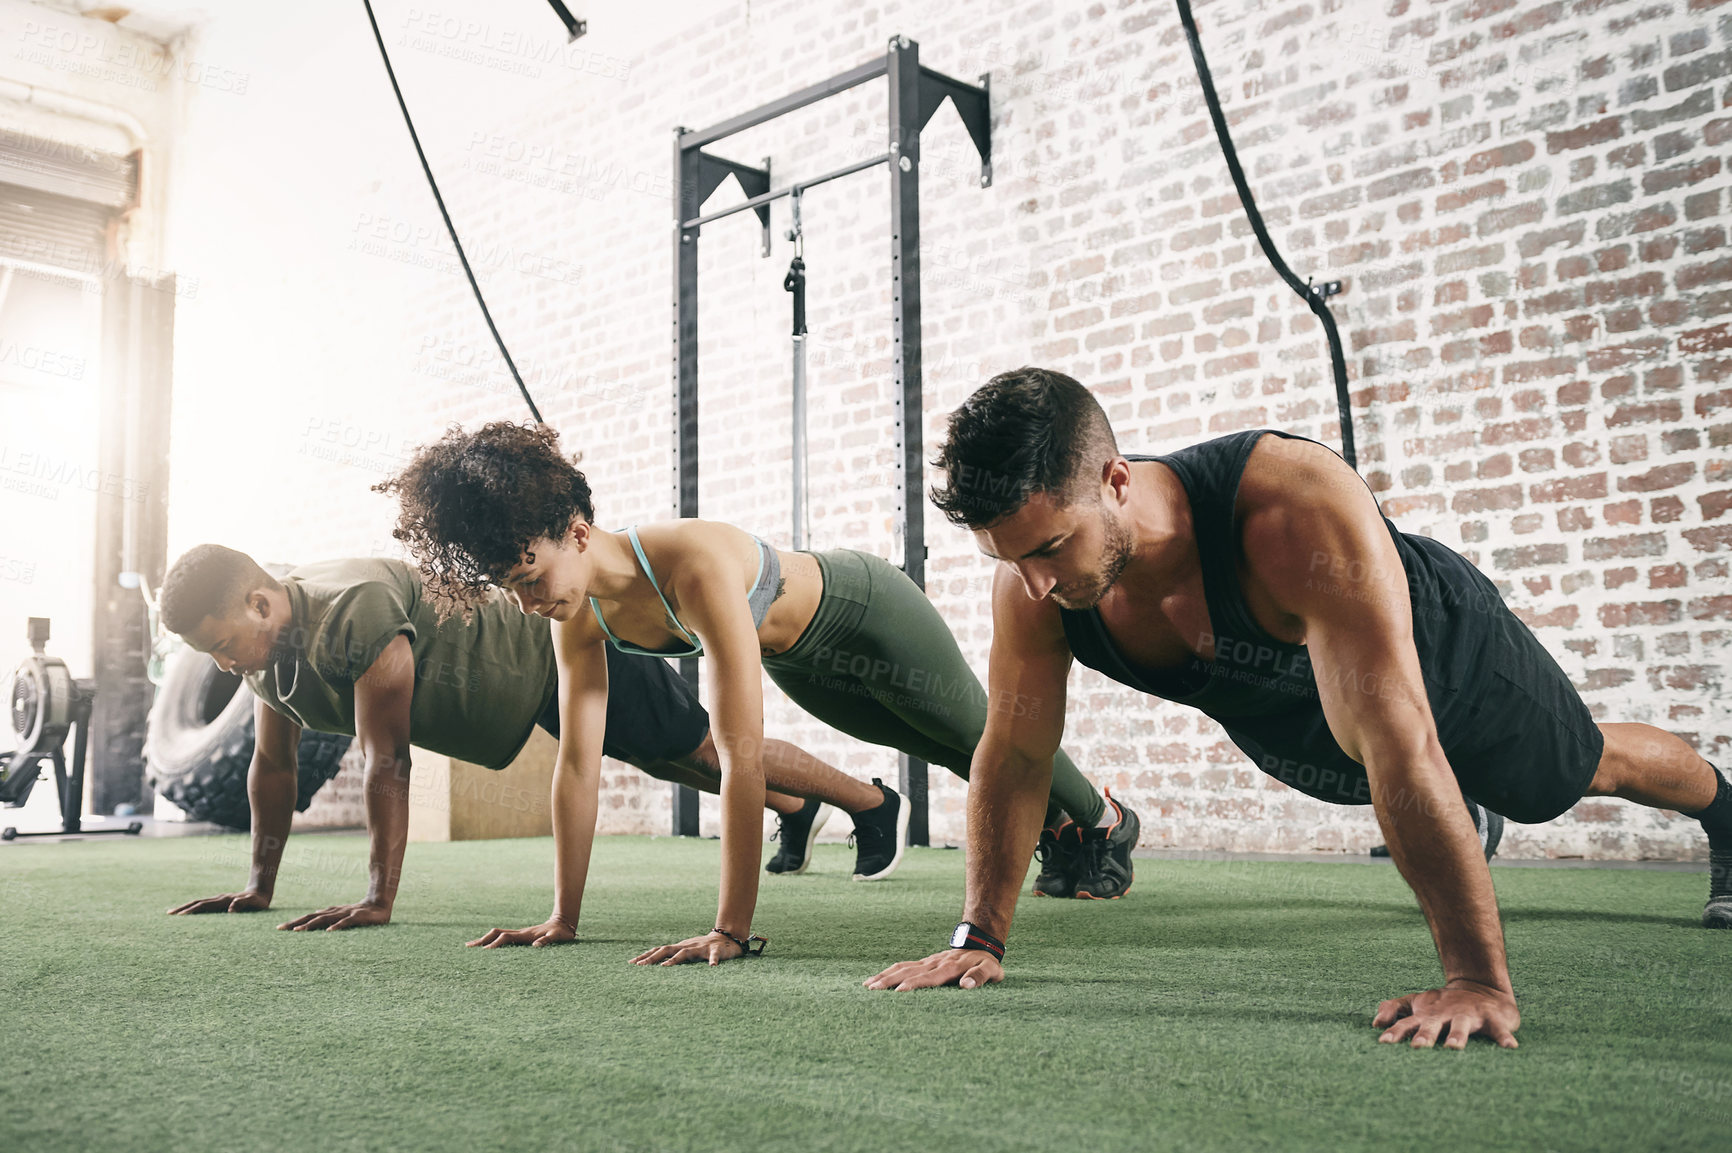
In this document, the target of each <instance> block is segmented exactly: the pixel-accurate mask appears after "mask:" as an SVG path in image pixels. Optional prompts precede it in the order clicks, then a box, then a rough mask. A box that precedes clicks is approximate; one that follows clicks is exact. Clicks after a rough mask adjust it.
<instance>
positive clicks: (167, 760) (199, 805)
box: [144, 649, 353, 830]
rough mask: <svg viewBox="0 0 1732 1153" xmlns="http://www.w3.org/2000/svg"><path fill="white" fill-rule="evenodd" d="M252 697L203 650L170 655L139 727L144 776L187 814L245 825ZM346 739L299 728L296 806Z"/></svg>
mask: <svg viewBox="0 0 1732 1153" xmlns="http://www.w3.org/2000/svg"><path fill="white" fill-rule="evenodd" d="M254 701H255V698H254V696H253V693H252V690H251V689H249V688H247V687H246V682H244V681H242V680H241V678H239V677H237V676H235V675H233V674H232V673H225V672H223V671H222V670H221V669H219V668H217V667H216V663H215V662H213V661H212V660H211V659H210V658H209V657H207V656H205V655H204V654H203V653H200V652H197V651H195V650H193V649H182V650H181V651H179V652H177V653H175V654H174V655H173V656H172V657H170V658H169V660H168V668H167V670H166V672H165V675H164V677H163V682H162V684H161V685H159V686H158V687H157V690H156V702H155V703H154V704H152V705H151V708H150V718H149V720H148V721H147V722H146V726H145V736H144V766H145V776H146V778H147V779H148V780H149V781H150V783H151V784H152V785H154V786H155V787H156V789H157V791H158V792H160V793H161V794H162V795H163V796H165V797H167V798H168V799H169V800H171V801H173V802H174V803H175V804H176V805H178V806H180V807H181V808H182V809H184V810H185V811H186V814H187V816H189V817H191V818H192V819H193V820H195V821H210V822H211V823H213V824H218V825H227V826H228V827H229V828H231V829H242V830H246V829H250V828H252V826H253V814H252V806H251V805H250V804H248V802H247V769H248V767H249V766H250V765H251V764H252V759H253V704H254ZM352 739H353V738H351V737H348V736H344V735H342V734H338V733H316V732H314V731H313V730H311V729H302V730H301V744H300V748H299V750H298V761H299V766H300V789H299V792H298V794H297V796H296V798H295V811H296V812H304V811H306V808H307V806H308V805H309V804H311V803H312V800H313V794H314V793H316V792H318V791H319V788H320V786H322V785H323V784H324V783H325V782H326V781H328V780H330V779H331V778H332V777H334V776H336V775H337V770H338V769H339V768H340V767H341V766H342V761H343V754H344V753H346V752H348V751H349V742H350V741H351V740H352Z"/></svg>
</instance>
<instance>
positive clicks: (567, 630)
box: [553, 602, 608, 668]
mask: <svg viewBox="0 0 1732 1153" xmlns="http://www.w3.org/2000/svg"><path fill="white" fill-rule="evenodd" d="M607 643H608V642H607V637H606V635H605V634H603V633H602V631H601V625H600V624H598V623H597V622H596V619H595V613H593V612H591V611H590V609H589V604H588V602H585V603H584V606H583V608H582V610H581V611H579V612H577V613H574V614H573V615H572V618H571V619H570V620H568V621H554V622H553V652H554V655H555V656H556V657H557V658H558V660H559V663H560V664H562V665H564V666H566V667H568V668H570V667H573V666H578V665H582V664H583V663H584V662H585V661H588V660H595V659H598V658H599V659H601V660H604V661H605V659H606V657H607V652H606V650H605V649H603V648H602V646H603V645H605V644H607Z"/></svg>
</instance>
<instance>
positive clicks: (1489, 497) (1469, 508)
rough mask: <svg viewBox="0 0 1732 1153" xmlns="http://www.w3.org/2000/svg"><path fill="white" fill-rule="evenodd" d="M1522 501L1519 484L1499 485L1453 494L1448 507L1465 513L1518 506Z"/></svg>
mask: <svg viewBox="0 0 1732 1153" xmlns="http://www.w3.org/2000/svg"><path fill="white" fill-rule="evenodd" d="M1521 503H1522V486H1521V485H1519V484H1506V485H1499V486H1497V487H1494V488H1475V489H1467V490H1465V491H1462V492H1457V493H1456V494H1455V499H1454V500H1453V501H1451V502H1450V508H1451V509H1453V510H1454V511H1455V512H1456V513H1457V514H1460V515H1466V514H1469V513H1476V512H1492V511H1495V510H1497V509H1510V508H1520V507H1521Z"/></svg>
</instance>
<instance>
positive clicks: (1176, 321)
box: [1143, 312, 1197, 340]
mask: <svg viewBox="0 0 1732 1153" xmlns="http://www.w3.org/2000/svg"><path fill="white" fill-rule="evenodd" d="M1195 327H1197V322H1196V319H1195V318H1194V317H1192V316H1191V314H1190V313H1188V312H1176V313H1173V314H1172V315H1170V316H1161V317H1157V318H1155V319H1154V320H1151V321H1149V322H1148V323H1147V324H1145V325H1143V339H1144V340H1152V339H1154V338H1155V337H1157V336H1172V335H1174V334H1175V333H1180V332H1189V331H1191V330H1192V329H1193V328H1195Z"/></svg>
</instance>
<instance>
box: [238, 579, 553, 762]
mask: <svg viewBox="0 0 1732 1153" xmlns="http://www.w3.org/2000/svg"><path fill="white" fill-rule="evenodd" d="M282 581H283V587H284V588H286V589H287V590H288V596H289V623H288V625H287V626H286V627H285V628H284V630H283V632H282V633H281V634H279V636H278V638H277V647H276V651H275V652H274V653H273V655H272V661H271V663H270V665H269V666H267V667H266V668H265V670H264V671H263V672H258V673H253V674H251V675H249V676H248V677H247V678H246V681H247V685H248V686H249V687H250V688H251V689H252V690H253V692H254V694H255V695H257V696H258V697H259V699H260V700H262V701H264V702H265V703H266V704H268V705H270V706H271V707H272V708H274V709H276V710H277V711H278V712H279V713H282V714H283V715H284V716H286V717H288V718H289V719H290V720H292V721H295V722H296V723H298V724H300V725H301V726H302V727H304V728H309V729H316V730H318V731H319V732H325V733H348V734H349V735H351V736H353V735H354V734H355V682H356V681H357V680H359V679H360V678H361V677H362V675H363V674H365V673H366V672H367V670H368V669H369V668H371V667H372V665H373V662H374V661H375V660H377V659H378V658H379V654H380V653H382V652H384V651H385V646H387V645H389V644H390V643H391V642H392V641H393V640H395V639H396V638H397V637H398V636H399V635H402V636H406V637H408V638H409V647H410V649H411V651H412V652H413V653H414V656H415V693H414V698H413V701H412V703H411V704H410V706H409V735H410V739H411V740H412V741H414V742H415V744H417V745H420V746H421V747H422V748H425V749H431V750H432V751H434V752H436V753H444V754H445V755H446V756H449V757H455V758H457V759H458V760H462V761H469V762H471V763H473V764H478V765H484V766H486V767H487V768H490V769H502V768H504V767H505V766H506V765H508V764H510V763H511V760H512V758H514V757H515V756H517V753H518V751H519V750H520V749H522V748H523V746H524V744H525V743H526V742H527V741H528V740H529V734H530V733H531V732H532V731H533V730H534V728H535V722H536V719H537V718H538V717H540V716H541V714H542V711H543V710H544V709H545V708H546V707H547V704H548V702H549V701H551V700H552V699H553V694H554V690H555V688H556V687H557V685H558V677H557V675H556V673H555V671H554V665H553V637H552V631H551V625H550V623H549V622H548V621H547V620H546V619H545V618H543V617H538V616H526V615H524V614H523V613H521V612H519V611H518V610H517V608H516V606H514V605H513V604H512V603H511V602H510V601H509V600H508V599H506V597H505V595H504V594H503V593H500V592H498V591H497V590H496V591H495V592H494V593H493V595H492V596H491V597H490V598H489V599H488V600H487V601H486V602H484V603H482V604H480V605H478V606H476V608H475V612H474V615H473V616H472V617H471V618H470V619H469V622H468V623H467V624H465V623H464V621H463V618H462V617H461V616H453V617H451V618H450V619H449V620H447V621H446V622H445V623H444V624H443V625H441V624H440V623H439V621H438V617H437V616H436V615H435V613H434V610H433V607H432V605H431V604H429V603H428V601H427V600H426V598H425V596H424V595H423V591H422V587H421V577H420V575H419V574H418V573H417V572H416V570H415V569H414V568H412V567H411V566H409V565H407V564H405V563H403V562H402V561H397V560H385V559H378V558H365V559H355V560H331V561H321V562H319V563H317V564H309V565H302V566H301V567H299V568H296V569H293V570H291V571H290V572H289V574H288V575H287V576H285V577H283V578H282Z"/></svg>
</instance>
